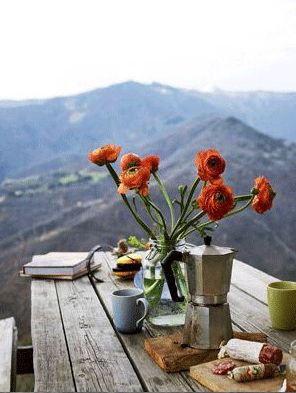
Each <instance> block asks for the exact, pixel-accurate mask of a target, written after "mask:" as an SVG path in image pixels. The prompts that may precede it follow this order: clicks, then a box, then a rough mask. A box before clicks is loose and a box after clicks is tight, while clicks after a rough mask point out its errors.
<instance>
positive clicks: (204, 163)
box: [195, 149, 226, 181]
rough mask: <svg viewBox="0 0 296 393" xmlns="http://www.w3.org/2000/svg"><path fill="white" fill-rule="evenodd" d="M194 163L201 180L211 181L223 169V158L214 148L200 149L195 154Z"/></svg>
mask: <svg viewBox="0 0 296 393" xmlns="http://www.w3.org/2000/svg"><path fill="white" fill-rule="evenodd" d="M195 165H196V167H197V171H198V176H199V177H200V178H201V180H204V181H212V180H214V179H217V178H219V176H220V175H221V173H223V172H224V169H225V165H226V163H225V160H224V158H223V157H222V156H221V154H220V153H219V152H218V151H217V150H215V149H209V150H201V151H199V152H198V153H197V154H196V156H195Z"/></svg>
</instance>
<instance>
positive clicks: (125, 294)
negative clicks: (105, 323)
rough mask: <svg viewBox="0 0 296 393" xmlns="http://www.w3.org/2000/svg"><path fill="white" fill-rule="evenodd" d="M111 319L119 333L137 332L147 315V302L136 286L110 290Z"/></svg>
mask: <svg viewBox="0 0 296 393" xmlns="http://www.w3.org/2000/svg"><path fill="white" fill-rule="evenodd" d="M111 296H112V309H113V321H114V324H115V326H116V328H117V330H118V331H119V332H121V333H137V332H139V331H140V330H141V329H142V326H143V321H144V319H145V318H146V317H147V315H148V302H147V300H146V299H145V298H144V292H143V291H142V290H141V289H138V288H129V289H119V290H116V291H113V292H112V295H111Z"/></svg>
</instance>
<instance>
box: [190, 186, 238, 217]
mask: <svg viewBox="0 0 296 393" xmlns="http://www.w3.org/2000/svg"><path fill="white" fill-rule="evenodd" d="M196 202H197V203H198V204H199V207H200V208H201V210H203V211H204V212H206V213H207V215H208V216H209V219H210V220H213V221H217V220H221V218H223V217H224V216H225V214H227V213H228V212H229V211H230V210H231V209H232V208H233V206H234V202H235V201H234V197H233V193H232V190H231V188H230V187H228V186H226V185H225V184H222V183H221V184H219V183H218V184H208V185H207V186H206V187H204V188H203V189H202V190H201V193H200V195H199V197H198V198H197V199H196Z"/></svg>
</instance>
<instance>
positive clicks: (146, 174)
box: [118, 165, 150, 196]
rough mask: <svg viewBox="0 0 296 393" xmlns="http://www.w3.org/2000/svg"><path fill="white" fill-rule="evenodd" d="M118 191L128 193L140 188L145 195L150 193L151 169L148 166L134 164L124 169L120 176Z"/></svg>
mask: <svg viewBox="0 0 296 393" xmlns="http://www.w3.org/2000/svg"><path fill="white" fill-rule="evenodd" d="M119 179H120V185H119V187H118V192H119V193H120V194H126V193H127V191H128V190H133V189H138V190H139V191H140V194H141V195H143V196H146V195H148V186H147V182H148V181H149V179H150V171H149V169H148V168H147V167H146V166H142V165H140V166H134V167H132V168H129V169H127V170H125V171H123V172H122V173H121V174H120V176H119Z"/></svg>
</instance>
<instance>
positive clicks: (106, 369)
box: [56, 277, 142, 392]
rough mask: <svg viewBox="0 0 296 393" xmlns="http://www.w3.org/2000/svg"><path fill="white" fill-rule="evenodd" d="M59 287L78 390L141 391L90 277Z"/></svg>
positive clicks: (62, 284) (57, 286)
mask: <svg viewBox="0 0 296 393" xmlns="http://www.w3.org/2000/svg"><path fill="white" fill-rule="evenodd" d="M56 288H57V293H58V297H59V304H60V309H61V314H62V319H63V324H64V328H65V334H66V339H67V344H68V348H69V353H70V357H71V364H72V370H73V376H74V379H75V385H76V388H77V390H78V391H83V392H94V391H96V392H118V391H119V392H134V391H136V392H139V391H142V386H141V383H140V381H139V379H138V377H137V375H136V373H135V371H134V369H133V367H132V365H131V363H130V361H129V359H128V357H127V355H126V353H125V352H124V350H123V348H122V346H121V343H120V341H119V340H118V337H117V336H116V334H115V331H114V330H113V328H112V325H111V323H110V321H109V320H108V318H107V316H106V314H105V311H104V309H103V307H102V305H101V303H100V301H99V299H98V297H97V295H96V293H95V291H94V289H93V287H92V285H91V284H90V282H89V279H88V277H84V278H82V279H79V280H75V281H73V282H70V283H69V282H64V281H57V282H56ZM109 296H110V294H109Z"/></svg>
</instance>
